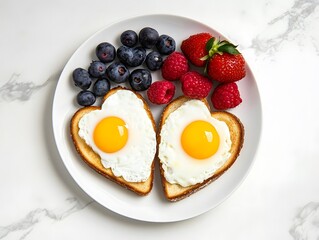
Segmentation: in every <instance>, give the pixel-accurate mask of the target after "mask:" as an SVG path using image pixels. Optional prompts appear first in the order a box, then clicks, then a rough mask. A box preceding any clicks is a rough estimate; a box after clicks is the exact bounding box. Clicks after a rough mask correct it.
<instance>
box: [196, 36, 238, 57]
mask: <svg viewBox="0 0 319 240" xmlns="http://www.w3.org/2000/svg"><path fill="white" fill-rule="evenodd" d="M236 48H237V46H235V45H234V44H232V43H230V42H228V41H226V40H223V41H220V39H217V38H215V37H212V38H211V39H209V40H208V41H207V43H206V50H207V52H208V55H206V56H204V57H202V58H201V60H203V61H205V60H207V59H209V58H211V57H212V56H213V55H214V54H220V55H222V54H223V53H229V54H232V55H236V54H240V52H239V51H238V50H237V49H236Z"/></svg>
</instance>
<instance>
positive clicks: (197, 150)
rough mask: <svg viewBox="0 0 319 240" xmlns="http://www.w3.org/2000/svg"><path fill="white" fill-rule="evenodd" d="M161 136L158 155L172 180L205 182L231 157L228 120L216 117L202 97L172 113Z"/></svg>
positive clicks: (172, 182)
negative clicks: (226, 121) (212, 114)
mask: <svg viewBox="0 0 319 240" xmlns="http://www.w3.org/2000/svg"><path fill="white" fill-rule="evenodd" d="M160 138H161V141H160V143H159V153H158V157H159V159H160V161H161V163H162V168H163V170H164V176H165V178H166V181H168V182H169V183H171V184H179V185H181V186H183V187H187V186H191V185H195V184H197V183H202V182H203V181H204V180H206V179H207V178H209V177H211V176H213V175H214V173H215V172H216V171H217V170H218V169H219V168H220V167H221V166H223V165H224V164H225V162H226V161H227V160H228V158H229V157H230V148H231V139H230V132H229V129H228V126H227V124H226V123H225V122H222V121H219V120H217V119H216V118H214V117H212V116H211V113H210V111H209V109H208V108H207V106H206V105H205V103H203V102H202V101H200V100H189V101H187V102H185V103H184V104H182V105H181V106H180V107H179V108H177V109H176V110H175V111H174V112H172V113H170V115H169V116H168V117H167V118H166V120H165V122H164V124H163V125H162V129H161V132H160Z"/></svg>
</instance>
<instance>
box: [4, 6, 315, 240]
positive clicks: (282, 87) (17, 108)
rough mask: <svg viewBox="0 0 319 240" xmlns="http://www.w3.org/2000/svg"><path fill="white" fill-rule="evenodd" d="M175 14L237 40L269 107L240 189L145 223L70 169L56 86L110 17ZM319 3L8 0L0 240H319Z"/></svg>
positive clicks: (265, 103) (264, 114) (115, 19)
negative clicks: (56, 131) (205, 206)
mask: <svg viewBox="0 0 319 240" xmlns="http://www.w3.org/2000/svg"><path fill="white" fill-rule="evenodd" d="M152 13H167V14H176V15H180V16H186V17H189V18H193V19H195V20H198V21H201V22H203V23H205V24H208V25H210V26H212V27H213V28H215V29H217V30H218V31H220V32H222V33H224V34H225V35H226V36H230V37H231V38H232V39H233V40H234V41H235V42H237V43H240V47H241V50H242V52H243V54H244V56H245V58H246V59H247V62H248V63H249V64H250V66H251V68H252V70H253V72H254V74H255V77H256V79H257V83H258V87H259V90H260V94H261V99H262V104H263V134H262V138H261V142H260V147H259V149H258V153H257V155H256V161H255V163H254V166H253V167H252V169H251V171H250V173H249V175H248V177H247V178H246V179H245V181H244V182H243V184H242V185H241V186H240V187H239V188H238V189H237V190H236V191H235V193H234V194H233V195H232V196H231V197H230V198H228V199H227V200H226V201H225V202H224V203H223V204H221V205H220V206H218V207H217V208H215V209H213V210H211V211H209V212H207V213H205V214H203V215H201V216H198V217H196V218H192V219H190V220H186V221H181V222H175V223H162V224H155V223H147V222H141V221H136V220H131V219H128V218H125V217H122V216H120V215H118V214H116V213H113V212H111V211H109V210H107V209H105V208H104V207H102V206H100V205H99V204H98V203H96V202H95V201H94V200H92V199H91V198H90V197H89V196H87V195H86V193H84V192H83V191H82V190H81V189H80V188H79V187H78V186H77V184H76V183H75V182H74V180H73V179H72V177H71V176H70V175H69V173H68V172H67V170H66V169H65V167H64V165H63V163H62V161H61V159H60V156H59V154H58V151H57V148H56V146H55V142H54V138H53V135H52V123H51V110H52V100H53V94H54V90H55V87H56V84H57V80H58V77H59V74H60V73H61V71H62V68H63V66H64V65H65V64H66V62H67V60H68V59H69V58H70V56H71V55H72V53H73V52H74V51H75V50H76V49H77V47H78V46H79V45H80V44H81V43H82V42H83V41H84V40H86V39H87V38H88V37H89V36H91V35H92V34H93V33H95V32H96V31H97V30H99V29H101V28H102V27H104V26H105V25H107V24H110V23H112V22H116V21H118V20H120V19H123V18H127V17H130V16H136V15H143V14H152ZM318 29H319V1H318V0H282V1H275V0H257V1H250V0H243V1H232V0H225V1H211V0H202V1H187V0H183V1H182V0H175V1H168V0H162V1H128V0H125V1H124V0H119V1H115V2H114V1H109V0H103V1H101V0H93V1H74V0H72V1H62V0H57V1H37V0H26V1H18V0H10V1H9V0H1V1H0V31H1V37H0V63H1V71H0V110H1V117H0V158H1V168H0V192H1V195H0V239H6V240H7V239H67V238H70V237H72V239H73V238H74V239H91V238H93V237H95V238H98V237H101V238H108V239H111V238H112V239H128V238H129V239H141V238H143V239H146V238H152V239H173V238H176V239H182V238H183V239H194V238H195V237H196V238H197V237H198V236H200V239H212V238H214V239H259V240H263V239H265V240H269V239H294V240H297V239H298V240H305V239H307V240H315V239H319V150H318V149H319V148H318V144H319V124H318V117H319V114H318V111H317V109H318V103H319V94H318V91H319V77H318V67H319V31H318Z"/></svg>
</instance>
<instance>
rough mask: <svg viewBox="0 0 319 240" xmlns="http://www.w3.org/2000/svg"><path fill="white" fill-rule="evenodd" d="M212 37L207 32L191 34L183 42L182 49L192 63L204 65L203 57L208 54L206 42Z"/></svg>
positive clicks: (198, 65) (199, 65)
mask: <svg viewBox="0 0 319 240" xmlns="http://www.w3.org/2000/svg"><path fill="white" fill-rule="evenodd" d="M212 37H213V36H212V35H211V34H210V33H207V32H203V33H197V34H194V35H191V36H189V37H188V38H187V39H185V40H184V41H183V42H182V45H181V50H182V52H183V53H184V55H185V56H186V57H187V59H188V60H189V61H190V62H191V63H192V64H194V65H195V66H197V67H204V66H205V60H203V59H202V58H203V57H205V56H206V55H207V54H208V51H207V49H206V43H207V42H208V40H209V39H211V38H212Z"/></svg>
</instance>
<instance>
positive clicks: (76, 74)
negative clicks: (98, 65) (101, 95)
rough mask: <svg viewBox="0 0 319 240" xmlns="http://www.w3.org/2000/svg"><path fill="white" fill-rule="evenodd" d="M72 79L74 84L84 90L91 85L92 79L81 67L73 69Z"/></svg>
mask: <svg viewBox="0 0 319 240" xmlns="http://www.w3.org/2000/svg"><path fill="white" fill-rule="evenodd" d="M72 76H73V81H74V84H75V86H77V87H79V88H81V89H83V90H86V89H88V88H89V87H90V86H91V83H92V79H91V78H90V74H89V73H88V71H86V70H85V69H83V68H77V69H75V70H74V71H73V74H72Z"/></svg>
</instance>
